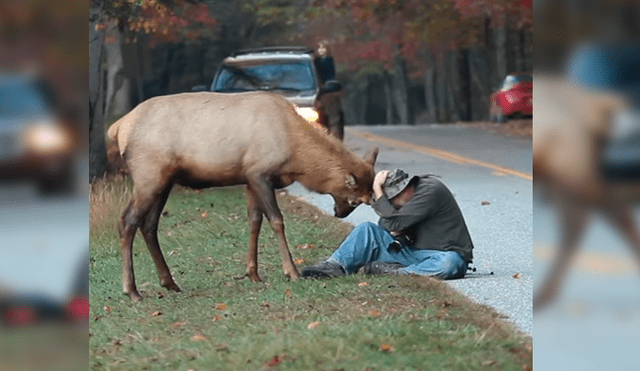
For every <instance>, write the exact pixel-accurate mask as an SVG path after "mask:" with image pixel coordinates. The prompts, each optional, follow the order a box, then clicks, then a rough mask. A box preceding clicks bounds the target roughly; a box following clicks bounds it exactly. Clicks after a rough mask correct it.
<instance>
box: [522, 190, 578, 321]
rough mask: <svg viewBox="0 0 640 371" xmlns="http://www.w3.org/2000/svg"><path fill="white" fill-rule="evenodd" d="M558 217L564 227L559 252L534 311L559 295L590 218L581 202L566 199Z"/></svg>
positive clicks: (561, 204)
mask: <svg viewBox="0 0 640 371" xmlns="http://www.w3.org/2000/svg"><path fill="white" fill-rule="evenodd" d="M558 217H559V220H558V221H559V224H560V226H561V227H562V228H563V229H562V231H561V240H560V246H559V248H558V254H557V256H556V258H555V261H554V263H553V266H552V268H551V271H550V272H551V273H550V274H549V275H548V276H547V279H546V281H545V282H544V284H543V285H542V289H540V291H539V292H538V294H537V295H536V296H535V297H534V299H533V310H534V311H535V310H538V309H540V308H542V307H544V306H545V305H547V304H549V303H550V302H551V301H553V300H554V299H555V298H556V297H557V296H558V293H559V291H560V286H561V284H562V282H563V281H564V279H565V276H566V273H567V270H568V268H569V263H570V262H571V261H572V260H573V257H574V256H575V254H576V252H577V251H578V249H577V248H578V243H579V240H580V236H581V234H582V231H583V230H584V227H585V226H586V224H587V221H588V220H589V213H588V210H587V209H586V208H585V207H584V206H582V205H580V204H579V203H577V202H575V201H572V200H566V199H565V200H562V201H560V205H559V214H558Z"/></svg>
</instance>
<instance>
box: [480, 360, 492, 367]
mask: <svg viewBox="0 0 640 371" xmlns="http://www.w3.org/2000/svg"><path fill="white" fill-rule="evenodd" d="M495 363H496V361H484V362H482V363H481V365H483V366H491V365H494V364H495Z"/></svg>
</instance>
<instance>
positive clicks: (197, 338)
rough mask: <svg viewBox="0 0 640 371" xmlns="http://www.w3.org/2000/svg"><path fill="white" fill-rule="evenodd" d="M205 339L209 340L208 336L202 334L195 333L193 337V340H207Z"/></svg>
mask: <svg viewBox="0 0 640 371" xmlns="http://www.w3.org/2000/svg"><path fill="white" fill-rule="evenodd" d="M205 340H207V338H206V337H204V336H202V335H195V336H192V337H191V341H205Z"/></svg>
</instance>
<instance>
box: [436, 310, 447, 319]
mask: <svg viewBox="0 0 640 371" xmlns="http://www.w3.org/2000/svg"><path fill="white" fill-rule="evenodd" d="M447 315H448V314H447V310H446V309H442V310H441V311H439V312H438V315H437V317H438V318H443V317H446V316H447Z"/></svg>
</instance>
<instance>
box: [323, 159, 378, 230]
mask: <svg viewBox="0 0 640 371" xmlns="http://www.w3.org/2000/svg"><path fill="white" fill-rule="evenodd" d="M377 157H378V148H377V147H376V148H374V149H373V150H371V152H369V153H368V154H367V155H366V156H365V157H364V163H363V165H364V166H361V167H360V168H359V169H353V171H352V172H349V173H347V174H345V179H344V186H343V187H341V188H342V189H341V192H336V193H333V194H332V196H333V199H334V201H335V205H334V207H333V212H334V215H335V216H336V217H338V218H345V217H347V216H348V215H349V214H351V212H352V211H353V210H355V208H356V207H358V205H360V204H362V203H365V204H367V205H369V204H371V200H372V195H373V179H374V178H375V175H376V173H375V170H374V164H375V162H376V158H377Z"/></svg>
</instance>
